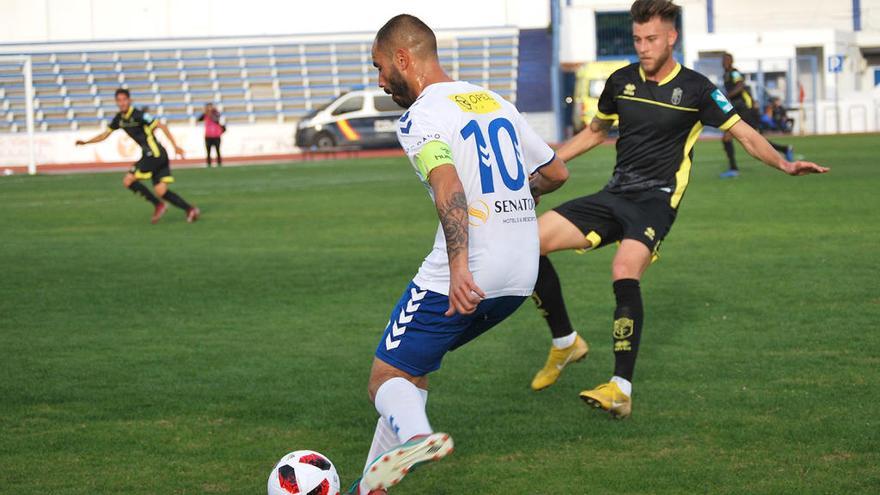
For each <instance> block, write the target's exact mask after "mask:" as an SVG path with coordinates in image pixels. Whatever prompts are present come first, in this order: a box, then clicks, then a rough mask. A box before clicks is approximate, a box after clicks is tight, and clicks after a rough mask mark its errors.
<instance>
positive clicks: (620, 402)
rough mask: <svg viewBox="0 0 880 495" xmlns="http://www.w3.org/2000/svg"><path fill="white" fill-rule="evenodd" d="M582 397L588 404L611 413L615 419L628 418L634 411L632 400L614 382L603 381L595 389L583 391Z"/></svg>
mask: <svg viewBox="0 0 880 495" xmlns="http://www.w3.org/2000/svg"><path fill="white" fill-rule="evenodd" d="M581 399H583V400H584V402H586V403H587V404H589V405H591V406H593V407H595V408H596V409H602V410H605V411H608V412H609V413H611V417H613V418H615V419H623V418H626V417H628V416H629V415H630V413H632V400H631V399H630V398H629V396H628V395H626V394H625V393H623V392H622V391H621V390H620V387H619V386H618V385H617V384H616V383H614V382H608V383H603V384H602V385H599V386H598V387H596V388H594V389H593V390H584V391H583V392H581Z"/></svg>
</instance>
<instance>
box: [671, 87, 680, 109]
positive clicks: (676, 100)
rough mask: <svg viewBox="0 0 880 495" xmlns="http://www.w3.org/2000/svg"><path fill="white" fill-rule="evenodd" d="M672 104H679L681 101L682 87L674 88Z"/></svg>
mask: <svg viewBox="0 0 880 495" xmlns="http://www.w3.org/2000/svg"><path fill="white" fill-rule="evenodd" d="M671 101H672V104H673V105H678V104H679V103H681V88H675V89H673V90H672V100H671Z"/></svg>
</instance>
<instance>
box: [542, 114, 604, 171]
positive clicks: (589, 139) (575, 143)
mask: <svg viewBox="0 0 880 495" xmlns="http://www.w3.org/2000/svg"><path fill="white" fill-rule="evenodd" d="M612 125H614V121H613V120H609V119H600V118H598V117H593V121H592V122H590V125H588V126H587V127H586V128H584V130H582V131H581V132H579V133H577V134H575V136H574V137H573V138H571V139H569V140H568V141H566V142H565V143H564V144H563V145H562V146H560V147H559V149H558V150H556V155H557V156H558V157H559V158H561V159H562V161H564V162H568V161H571V160H572V159H573V158H574V157H576V156H578V155H581V154H583V153H586V152H587V151H590V150H591V149H593V148H595V147H596V146H598V145H600V144H602V141H605V138H606V137H608V131H609V130H611V126H612Z"/></svg>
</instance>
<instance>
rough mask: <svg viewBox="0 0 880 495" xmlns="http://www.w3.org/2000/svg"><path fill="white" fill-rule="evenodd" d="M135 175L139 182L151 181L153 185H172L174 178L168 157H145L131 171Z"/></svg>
mask: <svg viewBox="0 0 880 495" xmlns="http://www.w3.org/2000/svg"><path fill="white" fill-rule="evenodd" d="M129 172H131V173H132V174H134V178H135V179H137V180H150V181H152V182H153V185H156V184H159V183H162V184H171V183H173V182H174V177H172V176H171V167H170V166H169V163H168V156H167V155H165V156H161V157H158V158H156V157H151V156H145V157H143V158H141V159H140V160H138V162H137V163H135V164H134V165H133V166H132V167H131V170H130V171H129Z"/></svg>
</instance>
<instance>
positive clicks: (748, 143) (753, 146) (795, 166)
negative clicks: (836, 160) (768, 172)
mask: <svg viewBox="0 0 880 495" xmlns="http://www.w3.org/2000/svg"><path fill="white" fill-rule="evenodd" d="M730 133H731V134H732V135H733V137H735V138H736V140H737V141H739V142H740V143H741V144H742V145H743V148H745V149H746V151H747V152H748V153H749V154H750V155H752V156H753V157H755V158H757V159H758V160H761V161H762V162H764V163H766V164H767V165H769V166H771V167H773V168H776V169H779V170H781V171H783V172H785V173H786V174H788V175H808V174H824V173H825V172H827V171H828V170H830V169H829V168H827V167H820V166H819V165H816V164H815V163H813V162H802V161H796V162H789V161H787V160H786V159H785V158H784V157H783V156H782V155H780V154H779V153H778V152H777V151H776V150H775V149H773V147H772V146H770V143H768V142H767V140H766V139H764V136H762V135H760V134H759V133H758V131H756V130H755V129H753V128H752V126H750V125H748V124H746V123H745V122H743V121H742V120H740V121H739V122H737V123H736V124H734V125H733V127H731V128H730Z"/></svg>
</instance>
